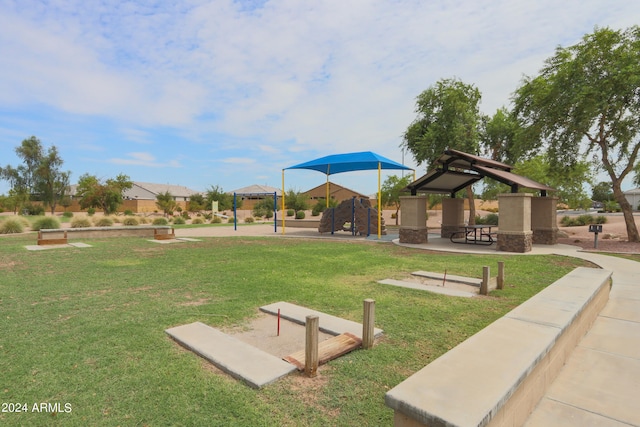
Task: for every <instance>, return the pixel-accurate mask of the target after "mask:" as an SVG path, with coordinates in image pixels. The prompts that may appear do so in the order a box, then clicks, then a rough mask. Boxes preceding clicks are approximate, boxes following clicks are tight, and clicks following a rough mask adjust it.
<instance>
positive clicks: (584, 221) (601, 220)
mask: <svg viewBox="0 0 640 427" xmlns="http://www.w3.org/2000/svg"><path fill="white" fill-rule="evenodd" d="M606 223H607V217H606V216H604V215H598V216H595V217H594V216H592V215H588V214H585V215H580V216H578V217H576V218H571V217H569V216H563V217H562V219H561V220H560V224H561V225H562V226H564V227H580V226H582V225H589V224H606Z"/></svg>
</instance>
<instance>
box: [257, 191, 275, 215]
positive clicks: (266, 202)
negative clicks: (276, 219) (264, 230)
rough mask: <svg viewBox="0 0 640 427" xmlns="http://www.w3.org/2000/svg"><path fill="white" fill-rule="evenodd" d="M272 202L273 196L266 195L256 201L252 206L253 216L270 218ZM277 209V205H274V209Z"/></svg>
mask: <svg viewBox="0 0 640 427" xmlns="http://www.w3.org/2000/svg"><path fill="white" fill-rule="evenodd" d="M273 204H274V202H273V196H267V197H265V198H264V199H262V200H260V201H258V202H257V203H256V204H255V205H254V206H253V216H256V217H267V218H272V217H273ZM277 209H278V206H276V211H277Z"/></svg>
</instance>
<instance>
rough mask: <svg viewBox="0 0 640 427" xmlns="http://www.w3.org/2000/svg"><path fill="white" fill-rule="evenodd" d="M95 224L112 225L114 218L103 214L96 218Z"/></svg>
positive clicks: (97, 225)
mask: <svg viewBox="0 0 640 427" xmlns="http://www.w3.org/2000/svg"><path fill="white" fill-rule="evenodd" d="M95 225H96V227H111V226H112V225H113V220H112V219H111V218H109V217H108V216H103V217H102V218H100V219H97V220H96V222H95Z"/></svg>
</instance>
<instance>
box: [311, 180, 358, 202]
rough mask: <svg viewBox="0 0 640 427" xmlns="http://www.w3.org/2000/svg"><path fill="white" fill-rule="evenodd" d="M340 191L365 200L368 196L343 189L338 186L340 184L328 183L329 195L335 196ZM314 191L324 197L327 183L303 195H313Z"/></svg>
mask: <svg viewBox="0 0 640 427" xmlns="http://www.w3.org/2000/svg"><path fill="white" fill-rule="evenodd" d="M340 190H344V191H348V192H350V193H353V194H356V195H358V196H360V197H367V198H368V197H369V196H366V195H364V194H362V193H359V192H357V191H354V190H352V189H350V188H347V187H343V186H342V185H340V184H336V183H334V182H331V181H329V193H331V194H335V193H337V192H338V191H340ZM316 191H318V192H320V191H321V192H322V194H323V195H324V194H326V191H327V183H326V182H325V183H324V184H320V185H318V186H317V187H313V188H312V189H310V190H307V191H305V194H309V193H313V192H316Z"/></svg>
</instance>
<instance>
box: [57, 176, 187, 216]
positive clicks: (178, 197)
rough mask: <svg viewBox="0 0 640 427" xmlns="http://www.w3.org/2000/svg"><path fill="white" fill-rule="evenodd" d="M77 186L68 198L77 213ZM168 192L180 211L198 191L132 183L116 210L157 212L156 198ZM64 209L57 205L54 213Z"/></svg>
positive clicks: (146, 183)
mask: <svg viewBox="0 0 640 427" xmlns="http://www.w3.org/2000/svg"><path fill="white" fill-rule="evenodd" d="M77 187H78V186H77V185H71V186H69V196H70V197H71V206H70V207H69V208H68V209H69V210H71V211H72V212H79V211H81V209H80V202H79V200H78V199H77V198H76V197H75V196H76V189H77ZM165 192H169V193H170V194H171V195H172V196H173V199H174V200H175V201H176V202H177V204H178V206H180V207H181V208H182V209H186V208H187V203H188V202H189V199H190V198H191V196H192V195H193V194H199V192H198V191H195V190H192V189H190V188H188V187H185V186H182V185H172V184H155V183H151V182H139V181H135V182H133V186H132V187H131V188H130V189H128V190H125V191H124V192H123V193H122V196H123V199H124V202H123V204H122V205H121V206H120V207H119V208H118V211H119V212H124V211H126V210H130V211H132V212H135V213H151V212H155V211H158V210H159V209H158V206H156V196H157V195H158V194H163V193H165ZM63 210H64V208H63V207H61V206H60V205H58V207H57V208H56V211H63Z"/></svg>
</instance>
